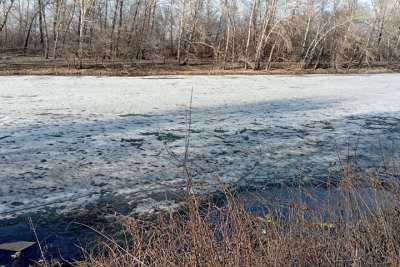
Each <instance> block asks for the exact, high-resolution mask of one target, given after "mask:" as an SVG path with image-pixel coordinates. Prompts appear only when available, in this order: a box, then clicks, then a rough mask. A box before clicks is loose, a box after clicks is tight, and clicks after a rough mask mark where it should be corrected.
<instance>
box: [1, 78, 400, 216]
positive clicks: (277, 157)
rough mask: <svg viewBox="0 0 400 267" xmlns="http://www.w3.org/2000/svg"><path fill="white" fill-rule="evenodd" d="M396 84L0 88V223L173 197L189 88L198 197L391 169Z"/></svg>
mask: <svg viewBox="0 0 400 267" xmlns="http://www.w3.org/2000/svg"><path fill="white" fill-rule="evenodd" d="M399 84H400V75H398V74H385V75H348V76H338V75H331V76H326V75H313V76H212V77H207V76H186V77H184V76H176V77H172V76H171V77H137V78H121V77H118V78H116V77H115V78H110V77H104V78H95V77H29V76H24V77H0V183H1V186H0V217H4V216H10V215H14V214H16V212H15V211H17V213H19V214H21V213H24V212H26V211H28V210H27V208H31V209H30V210H29V211H32V208H34V209H33V210H40V209H44V208H45V207H46V208H47V207H49V206H50V207H51V206H57V207H58V209H59V210H60V211H63V210H68V209H71V208H75V207H82V206H84V204H86V203H88V202H90V201H95V200H96V199H98V198H99V197H100V196H102V195H103V196H104V195H110V196H119V197H126V199H127V201H129V202H130V203H133V204H134V205H135V206H136V204H139V205H138V206H137V207H136V211H137V212H140V211H145V210H148V209H149V208H151V206H153V205H157V204H155V203H157V202H159V201H160V200H161V199H162V198H163V196H167V195H168V196H171V195H173V194H172V193H173V192H176V191H178V192H179V191H181V189H182V188H183V187H184V175H183V172H182V159H183V154H184V147H185V138H184V137H185V132H186V129H187V115H188V112H187V111H185V110H186V109H187V108H188V106H189V102H190V101H189V99H190V94H191V90H192V88H193V103H192V106H193V107H192V124H191V129H192V131H191V137H190V160H191V164H190V166H191V171H192V173H193V176H194V177H193V178H194V181H195V186H196V189H197V190H199V191H208V190H214V189H215V188H216V186H215V185H216V184H218V183H219V182H218V179H215V177H219V179H220V180H222V181H223V182H226V183H228V184H240V185H256V186H258V185H260V186H262V185H263V184H266V183H277V182H282V181H298V180H310V179H314V180H315V179H322V180H323V179H326V177H327V176H329V175H332V174H334V173H335V172H337V170H338V168H339V165H340V164H338V158H340V157H346V156H348V155H350V156H354V154H357V155H356V156H357V158H359V164H360V166H361V167H363V168H364V167H365V168H369V167H377V166H378V167H379V164H381V163H382V159H383V158H384V157H386V156H387V155H386V154H387V153H390V156H388V157H390V158H391V159H393V157H397V154H396V153H391V152H395V151H397V144H398V140H399V133H400V104H399V101H400V86H399ZM349 147H350V148H351V149H350V151H351V153H350V154H349V152H348V151H349V149H348V148H349ZM163 192H168V194H166V193H165V194H164V193H163ZM171 198H173V197H171ZM164 204H168V203H164ZM46 205H49V206H46Z"/></svg>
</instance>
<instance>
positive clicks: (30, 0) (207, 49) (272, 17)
mask: <svg viewBox="0 0 400 267" xmlns="http://www.w3.org/2000/svg"><path fill="white" fill-rule="evenodd" d="M0 12H1V13H0V50H1V51H3V52H4V51H16V52H19V53H24V54H27V55H32V54H40V55H42V56H43V57H44V58H58V57H62V58H64V57H76V58H77V59H88V58H91V59H103V60H104V59H121V60H131V61H137V60H171V59H173V60H177V61H178V62H179V63H180V64H188V63H189V64H190V62H191V61H193V60H208V61H210V62H213V63H215V64H219V65H223V66H228V65H229V64H232V63H235V64H237V63H240V64H241V65H242V66H243V67H244V68H254V69H262V68H266V69H268V68H270V66H271V64H272V63H296V64H299V65H300V66H302V67H304V68H317V67H333V68H342V67H346V66H347V67H349V66H352V67H354V66H361V65H365V64H367V65H368V64H371V63H376V62H383V63H385V64H390V62H396V61H398V60H399V58H400V0H0Z"/></svg>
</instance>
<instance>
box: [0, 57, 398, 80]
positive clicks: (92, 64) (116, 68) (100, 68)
mask: <svg viewBox="0 0 400 267" xmlns="http://www.w3.org/2000/svg"><path fill="white" fill-rule="evenodd" d="M399 71H400V65H399V64H390V65H388V64H386V63H382V64H372V65H370V66H361V67H357V66H353V67H351V66H350V67H349V66H344V67H343V68H340V69H332V68H315V69H314V68H310V69H304V68H302V67H301V66H300V65H299V64H298V63H274V64H272V66H271V68H270V69H269V70H265V69H261V70H253V69H251V68H250V69H244V67H243V64H240V63H228V64H227V65H226V66H225V68H224V67H222V66H220V65H214V64H213V63H212V62H211V61H199V60H197V61H193V62H191V63H190V64H184V65H183V64H178V62H176V61H151V60H142V61H129V60H94V59H93V60H91V59H86V60H83V61H82V64H80V61H79V60H78V59H76V58H65V59H62V58H60V59H43V58H42V57H24V56H14V55H9V56H3V57H0V76H8V75H60V76H153V75H303V74H373V73H375V74H377V73H397V72H399Z"/></svg>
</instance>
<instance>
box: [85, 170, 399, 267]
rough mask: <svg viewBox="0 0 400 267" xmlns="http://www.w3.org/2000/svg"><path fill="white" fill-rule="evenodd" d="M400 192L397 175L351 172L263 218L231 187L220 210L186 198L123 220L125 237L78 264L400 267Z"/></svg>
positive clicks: (270, 208)
mask: <svg viewBox="0 0 400 267" xmlns="http://www.w3.org/2000/svg"><path fill="white" fill-rule="evenodd" d="M399 189H400V183H399V182H398V181H396V180H395V179H390V178H385V180H384V181H383V179H382V178H377V175H376V174H366V173H362V174H360V173H352V174H349V175H346V177H344V178H342V179H341V181H340V182H339V183H338V184H336V185H335V186H328V187H327V189H326V194H325V196H326V197H325V198H324V199H323V200H321V199H316V202H317V203H319V204H318V205H317V207H313V208H311V205H310V204H309V201H302V200H301V198H299V197H293V198H292V199H291V200H290V201H287V202H285V203H280V206H275V205H273V203H266V206H268V212H266V213H265V214H264V215H262V216H260V215H255V214H254V213H250V212H248V210H247V209H246V208H245V204H244V203H243V202H241V201H237V198H236V197H234V196H232V194H231V193H230V192H229V191H225V195H226V201H225V205H223V206H222V207H218V206H216V205H214V204H212V203H208V204H207V205H205V204H204V203H203V204H199V203H198V200H197V199H196V198H195V197H194V196H188V198H187V202H186V204H185V205H184V207H183V208H182V210H181V211H180V212H175V213H168V214H163V215H160V216H159V217H157V219H155V220H151V221H143V220H139V219H135V218H131V217H123V216H122V217H119V219H118V220H119V222H120V223H121V224H122V225H123V226H124V231H123V232H122V233H120V236H118V237H115V239H113V240H119V241H112V240H111V239H109V238H108V237H106V239H104V240H105V241H102V242H100V243H99V245H98V247H97V248H96V249H94V250H91V251H87V252H86V253H85V256H86V259H85V261H82V262H79V263H77V265H78V266H81V267H83V266H107V267H108V266H399V264H400V255H399V251H400V243H399V241H400V209H399V206H398V204H399V203H400V202H399V200H400V190H399ZM362 192H363V193H362ZM307 194H310V195H308V196H307V198H309V199H312V198H313V197H314V196H312V195H311V194H312V193H310V192H306V191H304V192H302V193H301V195H303V196H305V195H307ZM302 199H305V198H304V197H303V198H302Z"/></svg>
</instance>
